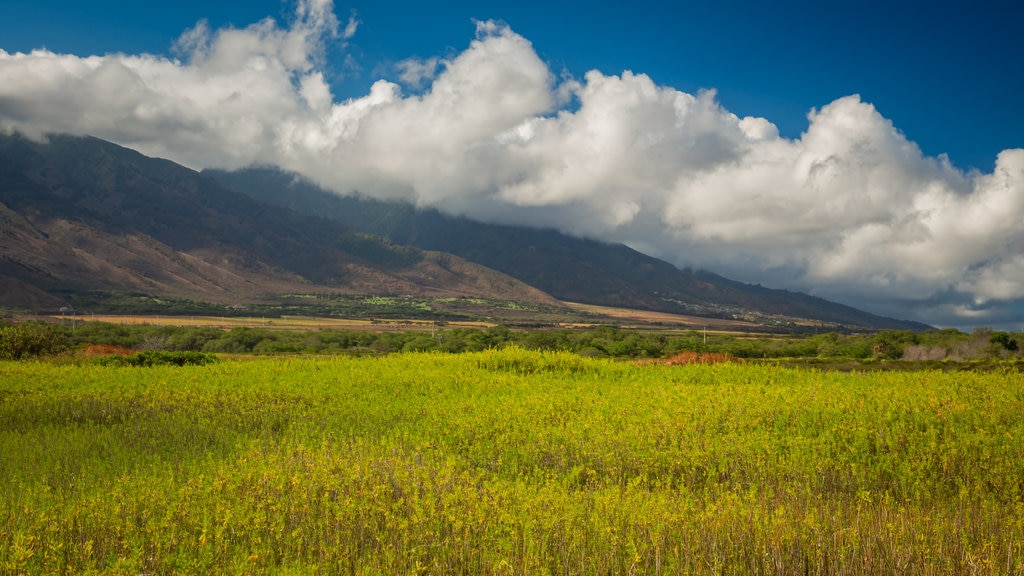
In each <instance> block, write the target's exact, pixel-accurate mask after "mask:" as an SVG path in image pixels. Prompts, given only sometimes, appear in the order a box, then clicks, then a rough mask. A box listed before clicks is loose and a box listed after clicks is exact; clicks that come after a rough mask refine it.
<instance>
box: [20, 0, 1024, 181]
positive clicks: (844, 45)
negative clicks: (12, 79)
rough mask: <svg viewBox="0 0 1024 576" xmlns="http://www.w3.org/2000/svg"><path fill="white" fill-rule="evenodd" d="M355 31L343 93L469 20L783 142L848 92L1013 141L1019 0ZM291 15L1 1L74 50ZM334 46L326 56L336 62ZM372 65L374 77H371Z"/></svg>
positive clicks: (363, 20)
mask: <svg viewBox="0 0 1024 576" xmlns="http://www.w3.org/2000/svg"><path fill="white" fill-rule="evenodd" d="M353 10H354V11H355V14H356V17H357V18H358V20H359V21H360V26H359V30H358V32H357V34H356V36H354V37H353V38H352V40H351V43H350V45H349V47H348V49H347V50H346V51H345V53H346V54H351V55H352V56H353V58H354V60H355V63H356V64H357V65H358V66H359V70H352V69H349V68H346V67H344V66H343V65H342V64H341V63H340V61H339V62H336V63H335V64H336V65H335V68H334V72H335V73H336V77H335V78H332V79H331V80H332V85H333V87H334V88H335V91H336V94H337V95H338V96H339V97H345V96H354V95H358V94H361V93H364V92H365V90H366V88H367V87H368V86H369V84H370V83H372V81H373V80H375V79H377V77H378V75H379V73H380V72H381V67H382V66H386V65H387V64H389V63H393V62H396V61H399V60H402V59H405V58H409V57H410V56H421V57H429V56H433V55H445V54H450V53H452V52H455V51H459V50H462V49H464V48H465V46H466V44H467V43H468V40H469V39H470V38H471V37H472V33H473V24H472V20H474V19H476V20H488V19H493V20H500V21H504V22H506V23H508V24H509V26H510V27H511V28H512V29H513V30H515V31H516V32H518V33H519V34H521V35H523V36H524V37H526V38H527V39H529V40H530V41H531V42H533V44H534V47H535V49H536V50H537V52H538V54H539V55H540V57H541V58H543V59H544V60H546V61H547V62H549V63H550V65H551V66H552V68H553V70H555V71H559V70H560V69H562V68H564V69H566V70H568V71H569V72H570V73H572V74H574V75H577V76H578V75H582V74H584V73H585V72H586V71H588V70H590V69H595V68H596V69H598V70H601V71H602V72H604V73H607V74H616V73H619V72H621V71H623V70H632V71H633V72H637V73H644V74H647V75H649V76H650V77H651V78H652V79H653V80H654V81H655V82H656V83H658V84H664V85H668V86H673V87H675V88H677V89H680V90H684V91H687V92H695V91H697V90H699V89H706V88H714V89H716V90H717V91H718V96H719V99H720V100H721V102H722V103H723V105H724V106H725V107H726V108H729V109H730V110H732V111H734V112H736V113H737V114H740V115H755V116H763V117H766V118H768V119H769V120H771V121H772V122H774V123H775V124H776V125H778V126H779V128H780V131H781V133H782V134H783V135H785V136H797V135H799V133H800V132H802V131H803V130H804V129H806V127H807V120H806V114H807V112H808V111H809V110H810V109H811V108H817V107H821V106H823V105H825V104H827V103H828V102H831V101H832V100H834V99H836V98H839V97H841V96H847V95H850V94H860V95H861V96H862V97H863V99H864V100H865V101H867V102H870V103H872V104H874V105H875V106H876V107H877V108H878V109H879V111H880V112H881V113H882V114H883V115H884V116H886V117H887V118H889V119H890V120H892V121H893V123H894V124H895V125H896V127H897V128H898V129H899V130H902V131H903V132H904V133H905V134H906V135H907V136H908V137H909V138H910V139H911V140H913V141H915V142H916V143H917V144H918V145H919V146H920V147H921V148H922V150H923V151H924V152H925V153H926V154H929V155H938V154H942V153H946V154H948V155H949V156H950V158H951V160H952V162H953V163H954V164H955V165H957V166H959V167H961V168H965V169H967V168H972V167H973V168H978V169H981V170H990V169H991V168H992V164H993V163H994V161H995V156H996V154H997V153H998V152H999V151H1001V150H1004V149H1006V148H1011V147H1015V146H1021V145H1022V140H1024V136H1022V135H1024V112H1022V111H1021V106H1020V102H1021V101H1022V94H1024V57H1022V56H1021V55H1024V33H1022V32H1021V26H1024V7H1022V6H1020V5H1016V4H1015V3H1012V2H990V1H982V2H967V1H949V0H937V1H931V2H923V1H917V0H914V1H909V2H908V1H878V0H867V1H861V2H811V1H801V0H783V1H780V2H750V1H744V2H716V1H709V0H702V1H697V2H652V1H645V0H639V1H633V2H628V3H624V2H609V1H598V2H580V3H557V2H556V3H553V2H542V1H537V0H525V1H517V2H478V1H461V0H460V1H449V2H443V3H426V2H362V3H351V4H346V3H337V4H336V6H335V11H336V12H337V13H338V15H339V17H341V18H345V17H347V16H348V15H349V14H350V11H353ZM266 17H273V18H277V19H279V20H282V21H283V20H287V19H288V18H290V17H291V13H290V6H289V5H288V4H287V3H284V2H281V1H277V0H250V1H247V2H218V1H202V2H201V1H196V0H182V1H179V2H173V3H138V2H125V1H123V0H98V1H92V2H71V1H65V0H35V1H33V2H21V1H13V0H3V1H2V2H0V48H2V49H5V50H7V51H8V52H13V51H29V50H32V49H34V48H40V47H44V46H45V47H47V48H49V49H50V50H53V51H55V52H61V53H65V52H66V53H72V54H77V55H88V54H105V53H107V52H127V53H139V52H148V53H153V54H166V53H168V52H169V49H170V47H171V45H172V43H173V42H174V40H175V39H176V38H177V37H178V36H179V35H180V34H181V33H182V32H183V31H184V30H185V29H187V28H191V27H192V26H194V25H195V23H196V22H197V21H199V20H200V19H206V20H208V21H209V23H210V25H211V27H213V28H219V27H221V26H225V25H233V26H236V27H245V26H247V25H249V24H251V23H253V22H256V21H258V20H260V19H262V18H266ZM340 52H341V51H340V50H339V51H336V52H334V53H333V54H332V55H333V56H334V57H339V56H340V55H341V54H340ZM375 73H377V74H375Z"/></svg>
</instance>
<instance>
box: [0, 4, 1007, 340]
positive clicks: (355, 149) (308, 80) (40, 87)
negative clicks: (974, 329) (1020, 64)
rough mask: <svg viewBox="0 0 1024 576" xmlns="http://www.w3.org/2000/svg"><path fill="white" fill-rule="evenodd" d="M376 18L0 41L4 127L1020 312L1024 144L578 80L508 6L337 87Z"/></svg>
mask: <svg viewBox="0 0 1024 576" xmlns="http://www.w3.org/2000/svg"><path fill="white" fill-rule="evenodd" d="M359 24H360V22H359V20H358V19H357V17H356V14H355V13H354V12H353V13H352V14H351V16H350V17H349V19H348V21H347V24H345V26H344V27H343V29H341V30H340V31H339V29H340V28H342V26H341V24H340V23H339V21H338V20H337V18H336V17H335V16H334V11H333V5H332V3H331V1H330V0H303V1H300V2H299V3H298V5H297V10H296V15H295V18H294V19H293V21H292V22H291V23H290V24H289V25H288V26H287V27H281V26H280V25H278V24H277V23H276V22H275V21H273V20H270V19H267V20H264V21H261V22H258V23H256V24H253V25H251V26H249V27H247V28H244V29H234V28H226V29H220V30H210V29H209V26H208V25H207V24H206V23H205V22H199V23H198V24H197V25H196V26H195V27H194V28H193V29H191V30H189V31H186V32H185V33H184V34H183V35H182V36H181V38H180V39H179V41H178V42H177V43H176V45H175V47H174V48H175V54H176V55H177V56H178V59H168V58H162V57H157V56H150V55H123V54H111V55H107V56H89V57H79V56H74V55H60V54H54V53H52V52H48V51H45V50H37V51H34V52H32V53H31V54H9V53H6V52H3V51H0V129H3V130H7V131H9V130H19V131H22V132H25V133H27V134H29V135H34V136H37V137H38V136H40V135H42V134H44V133H47V132H70V133H76V134H93V135H96V136H99V137H102V138H107V139H110V140H113V141H116V142H119V143H121V144H124V145H127V146H131V147H134V148H137V149H139V150H141V151H143V152H145V153H147V154H152V155H158V156H163V157H167V158H171V159H173V160H176V161H178V162H182V163H184V164H186V165H189V166H191V167H194V168H202V167H222V168H238V167H242V166H246V165H249V164H252V163H273V164H278V165H280V166H282V167H284V168H287V169H291V170H296V171H299V172H302V173H303V174H306V175H307V176H309V177H311V178H312V179H314V180H316V181H318V182H320V183H321V184H323V185H325V186H327V187H330V188H332V189H334V190H337V191H339V192H342V193H347V192H351V191H354V190H359V191H361V192H363V193H366V194H373V195H377V196H381V197H389V198H406V199H409V200H412V201H415V202H417V203H419V204H421V205H434V206H438V207H441V208H442V209H445V210H448V211H452V212H457V213H462V214H468V215H471V216H476V217H481V218H487V219H492V220H499V221H504V222H516V223H528V224H542V225H548V226H555V227H559V228H561V229H563V230H566V231H569V232H572V233H576V234H584V235H589V236H592V237H596V238H601V239H606V240H614V241H623V242H627V243H629V244H631V245H633V246H635V247H638V248H642V249H644V250H646V251H649V252H651V253H653V254H654V255H656V256H659V257H663V258H665V259H667V260H670V261H673V262H675V263H677V264H680V265H696V266H704V267H707V268H709V269H712V270H716V271H721V272H723V273H726V275H732V276H734V277H737V278H739V279H742V280H747V281H752V282H762V283H764V284H767V285H774V286H779V287H790V288H796V289H805V290H810V291H812V292H814V293H816V294H819V295H822V296H826V297H835V298H841V299H843V300H845V301H848V302H851V303H856V304H859V305H862V306H863V305H866V306H869V307H872V308H873V309H874V310H877V311H881V312H885V313H888V314H893V315H897V316H903V317H907V316H913V317H916V318H918V319H923V320H931V321H934V322H937V323H946V324H955V323H957V322H958V321H962V322H964V323H975V322H978V321H979V319H982V320H987V321H989V322H993V323H1001V322H1002V321H1004V320H1005V321H1010V320H1014V321H1016V320H1019V318H1016V317H1013V318H1009V317H1000V316H999V315H1000V314H1014V312H1013V310H1019V309H1021V308H1022V306H1021V305H1020V304H1021V303H1022V302H1024V259H1022V257H1021V256H1020V254H1022V253H1024V228H1022V227H1021V226H1020V224H1019V223H1020V222H1021V221H1022V218H1024V150H1007V151H1004V152H1003V153H1002V154H1001V155H1000V156H999V158H998V161H997V163H996V168H995V170H994V171H993V172H992V173H989V174H981V173H969V174H965V173H962V172H960V171H958V170H957V169H955V168H954V167H952V165H951V164H950V163H949V161H948V160H947V159H945V158H943V157H939V158H932V157H927V156H924V155H923V154H922V153H921V151H920V149H919V148H918V147H917V146H916V145H915V144H914V143H913V142H911V141H910V140H908V139H907V138H906V136H904V135H903V134H902V133H901V132H899V131H898V130H897V129H896V128H895V127H894V126H893V125H892V123H891V122H890V121H888V120H887V119H885V118H884V117H882V116H881V115H880V114H879V113H878V111H877V110H875V108H874V107H873V106H871V105H870V104H868V103H865V102H863V101H862V100H861V99H860V98H859V97H858V96H849V97H846V98H841V99H839V100H836V101H835V102H832V103H829V104H827V105H825V106H823V107H822V108H821V109H819V110H814V111H812V112H811V113H810V114H809V115H808V128H807V130H806V132H804V133H803V134H802V135H801V136H800V137H798V138H794V139H788V138H782V137H780V135H779V131H778V130H777V129H776V127H775V126H774V125H773V124H772V123H771V122H769V121H768V120H767V119H764V118H753V117H747V118H739V117H737V116H736V115H734V114H732V113H731V112H729V111H728V110H726V109H724V108H723V107H722V106H721V105H720V104H719V103H718V101H717V99H716V97H715V94H714V92H703V93H699V94H688V93H685V92H681V91H678V90H675V89H672V88H670V87H665V86H658V85H656V84H655V83H654V82H653V81H652V80H651V79H650V78H649V77H647V76H645V75H644V74H640V73H633V72H630V71H625V72H623V73H621V74H618V75H605V74H602V73H600V72H597V71H591V72H588V73H587V74H586V75H585V76H584V77H583V78H582V79H574V78H561V79H556V78H555V77H554V75H553V74H552V73H551V71H550V69H549V68H548V67H547V65H546V64H545V63H544V62H542V61H541V60H540V59H539V58H538V56H537V54H536V52H535V51H534V50H533V47H532V45H531V44H530V42H529V41H527V40H526V39H525V38H523V37H521V36H519V35H517V34H516V33H514V32H513V31H512V30H510V29H509V28H508V27H507V26H506V25H504V24H501V23H498V22H493V21H486V22H478V23H477V24H476V28H477V29H476V38H475V39H474V40H473V41H472V42H471V43H470V45H469V47H468V48H466V49H465V50H464V51H462V52H461V53H459V54H458V55H456V56H455V57H452V58H448V59H444V60H442V59H440V58H437V57H433V58H427V59H409V60H405V61H403V62H401V63H400V64H399V65H398V70H399V72H400V79H401V81H402V82H403V83H404V84H405V85H406V86H408V87H410V88H412V89H414V90H416V93H415V94H403V92H402V89H401V88H400V87H399V85H397V84H394V83H391V82H388V81H385V80H381V81H378V82H377V83H375V84H374V85H373V87H372V88H371V90H370V92H369V93H368V94H366V95H365V96H362V97H360V98H354V99H351V100H347V101H344V102H336V101H335V100H334V97H333V95H332V94H331V91H330V88H329V85H328V83H327V81H326V79H325V76H324V73H325V72H324V68H325V67H324V65H323V54H324V51H325V47H326V44H325V42H327V41H330V40H331V39H338V38H340V39H341V43H342V45H343V44H344V42H345V41H347V40H348V39H350V38H351V37H352V36H353V35H354V34H355V33H356V30H357V28H358V26H359ZM570 104H571V105H570ZM936 120H937V121H940V120H941V119H936ZM929 314H931V316H929Z"/></svg>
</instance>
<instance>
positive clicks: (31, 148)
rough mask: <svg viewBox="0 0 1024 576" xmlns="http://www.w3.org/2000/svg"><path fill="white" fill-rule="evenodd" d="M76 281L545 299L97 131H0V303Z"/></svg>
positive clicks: (246, 292)
mask: <svg viewBox="0 0 1024 576" xmlns="http://www.w3.org/2000/svg"><path fill="white" fill-rule="evenodd" d="M87 291H119V292H139V293H144V294H152V295H164V296H177V297H183V298H193V299H198V300H202V301H208V302H219V303H229V304H230V303H239V302H256V301H262V300H264V299H267V298H274V297H280V296H281V295H284V294H295V293H299V294H309V293H349V294H394V295H406V294H407V295H429V296H472V297H482V298H494V299H508V300H516V301H520V302H543V303H553V302H554V300H553V299H551V297H550V296H547V295H546V294H544V293H543V292H541V291H539V290H537V289H534V288H532V287H529V286H527V285H526V284H524V283H522V282H520V281H517V280H515V279H513V278H511V277H508V276H506V275H504V274H500V273H497V272H495V271H493V270H490V269H487V268H485V267H483V266H480V265H478V264H474V263H471V262H468V261H466V260H464V259H462V258H459V257H456V256H453V255H450V254H442V253H438V252H433V251H424V250H420V249H417V248H413V247H408V246H399V245H395V244H394V243H391V242H387V241H385V240H383V239H381V238H378V237H375V236H371V235H368V234H365V233H363V232H358V231H354V230H351V229H349V228H347V227H345V226H343V225H342V224H340V223H338V222H337V221H333V220H328V219H324V218H318V217H313V216H307V215H302V214H299V213H296V212H293V211H290V210H285V209H282V208H280V207H277V206H270V205H268V204H265V203H262V202H259V201H256V200H254V199H253V198H250V197H249V196H246V195H244V194H241V193H239V192H236V191H233V190H229V189H228V188H226V187H224V186H222V185H221V184H219V183H218V182H217V181H216V180H214V179H213V178H210V177H209V176H204V175H202V174H200V173H198V172H195V171H193V170H190V169H188V168H185V167H183V166H180V165H177V164H175V163H173V162H170V161H167V160H161V159H155V158H149V157H146V156H143V155H142V154H139V153H138V152H135V151H133V150H130V149H127V148H123V147H120V146H117V145H115V144H112V143H109V142H105V141H103V140H99V139H96V138H88V137H85V138H82V137H72V136H51V137H50V138H49V141H48V142H46V143H38V142H33V141H30V140H28V139H26V138H24V137H22V136H19V135H17V134H14V135H2V134H0V306H8V307H27V308H34V309H39V308H46V307H54V306H58V305H60V304H61V303H62V302H64V295H66V294H68V293H80V292H87Z"/></svg>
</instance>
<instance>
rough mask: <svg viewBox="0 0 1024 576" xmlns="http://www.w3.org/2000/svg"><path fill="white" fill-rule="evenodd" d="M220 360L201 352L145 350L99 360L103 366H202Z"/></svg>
mask: <svg viewBox="0 0 1024 576" xmlns="http://www.w3.org/2000/svg"><path fill="white" fill-rule="evenodd" d="M219 361H220V360H219V359H218V358H217V357H216V356H214V355H213V354H204V353H202V352H191V351H183V352H162V351H157V350H146V351H143V352H139V353H137V354H131V355H129V356H107V357H105V358H100V360H99V363H100V364H101V365H103V366H203V365H205V364H213V363H215V362H219Z"/></svg>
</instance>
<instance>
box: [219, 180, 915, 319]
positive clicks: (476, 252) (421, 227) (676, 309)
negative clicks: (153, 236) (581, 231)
mask: <svg viewBox="0 0 1024 576" xmlns="http://www.w3.org/2000/svg"><path fill="white" fill-rule="evenodd" d="M204 174H208V175H209V176H211V177H212V178H214V179H216V180H217V181H218V182H220V183H222V184H223V185H225V186H226V187H229V188H232V189H234V190H236V191H239V192H242V193H245V194H247V195H249V196H251V197H252V198H255V199H258V200H260V201H262V202H266V203H269V204H276V205H278V206H283V207H286V208H289V209H292V210H295V211H297V212H300V213H304V214H317V215H321V216H324V217H327V218H331V219H334V220H336V221H338V222H341V223H343V224H345V225H346V226H349V227H351V228H353V229H356V230H360V231H363V232H366V233H370V234H375V235H379V236H382V237H384V238H387V239H388V240H390V241H391V242H394V243H396V244H401V245H407V246H415V247H417V248H421V249H425V250H438V251H443V252H450V253H452V254H455V255H458V256H461V257H462V258H465V259H467V260H469V261H472V262H476V263H478V264H481V265H483V266H486V267H488V268H493V269H494V270H498V271H500V272H503V273H505V274H508V275H509V276H512V277H514V278H517V279H519V280H521V281H523V282H525V283H526V284H529V285H531V286H533V287H535V288H537V289H538V290H542V291H544V292H546V293H548V294H551V295H552V296H554V297H556V298H558V299H561V300H566V301H572V302H582V303H588V304H598V305H605V306H621V307H629V308H638V309H646V310H656V311H664V312H673V313H683V314H696V315H704V316H710V317H756V316H762V317H764V316H769V317H770V316H786V317H796V318H804V319H809V320H813V321H818V322H826V323H831V324H839V325H843V326H847V327H851V328H866V329H910V330H924V329H928V328H929V326H926V325H924V324H920V323H917V322H909V321H902V320H895V319H892V318H885V317H882V316H878V315H875V314H871V313H868V312H865V311H862V310H858V309H856V308H852V307H850V306H845V305H842V304H838V303H835V302H830V301H828V300H824V299H822V298H817V297H814V296H809V295H807V294H802V293H798V292H792V291H787V290H775V289H770V288H765V287H762V286H758V285H750V284H744V283H741V282H736V281H734V280H730V279H728V278H724V277H722V276H719V275H717V274H713V273H711V272H706V271H698V270H681V269H679V268H677V267H675V266H673V265H672V264H669V263H667V262H665V261H662V260H659V259H656V258H652V257H650V256H647V255H645V254H642V253H640V252H638V251H636V250H633V249H632V248H630V247H628V246H625V245H622V244H608V243H603V242H598V241H595V240H588V239H582V238H575V237H571V236H567V235H565V234H562V233H560V232H557V231H554V230H545V229H536V228H529V227H522V226H504V225H496V224H486V223H481V222H476V221H472V220H469V219H466V218H459V217H452V216H448V215H445V214H443V213H441V212H439V211H437V210H433V209H417V208H416V207H414V206H413V205H412V204H409V203H404V202H385V201H380V200H375V199H371V198H367V197H363V196H360V195H353V196H340V195H337V194H334V193H331V192H328V191H325V190H323V189H321V188H319V187H317V186H316V185H314V184H312V183H311V182H309V181H307V180H304V179H302V178H301V177H298V176H296V175H295V174H291V173H287V172H283V171H280V170H277V169H273V168H252V169H247V170H240V171H235V172H224V171H216V170H207V171H204ZM761 321H770V319H765V318H761Z"/></svg>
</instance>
